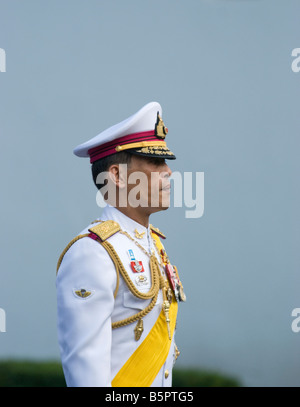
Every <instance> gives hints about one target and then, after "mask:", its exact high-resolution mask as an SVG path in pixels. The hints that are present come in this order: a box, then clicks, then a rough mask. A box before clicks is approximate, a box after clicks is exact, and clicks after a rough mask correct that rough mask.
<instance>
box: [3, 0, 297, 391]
mask: <svg viewBox="0 0 300 407" xmlns="http://www.w3.org/2000/svg"><path fill="white" fill-rule="evenodd" d="M299 13H300V4H299V2H298V1H296V0H289V1H280V0H248V1H246V0H240V1H233V0H206V1H205V0H186V1H178V0H177V1H176V0H172V1H171V0H160V1H158V0H152V1H143V2H141V1H137V0H126V1H121V0H114V1H105V0H103V1H101V0H97V1H96V0H89V1H83V0H64V1H58V0H52V1H41V0H39V1H37V0H27V1H21V0H0V48H3V49H5V51H6V57H7V65H6V72H5V73H0V106H1V109H0V132H1V133H0V134H1V149H0V154H1V161H0V162H1V164H0V165H1V236H0V238H1V242H0V247H1V268H0V273H1V279H0V287H1V294H0V307H1V308H3V309H4V310H5V312H6V318H7V321H6V329H7V332H6V333H3V332H2V333H0V357H1V358H9V357H13V358H33V359H47V358H54V359H58V358H59V352H58V345H57V338H56V297H55V295H56V293H55V270H56V262H57V259H58V257H59V255H60V253H61V251H62V250H63V248H64V247H65V245H66V244H67V243H68V242H69V241H70V240H71V239H72V238H73V237H74V236H75V235H76V234H77V233H78V232H80V231H81V230H82V229H83V228H84V227H85V225H86V224H88V223H89V222H90V221H91V220H94V219H95V218H97V217H99V215H100V213H101V211H100V209H99V208H98V207H97V205H96V189H95V187H94V186H93V184H92V180H91V176H90V168H89V162H88V160H85V159H79V158H77V157H75V156H73V154H72V150H73V148H74V147H75V146H76V145H77V144H80V143H82V142H84V141H86V140H88V139H89V138H91V137H94V136H95V135H96V134H98V133H99V132H100V131H102V130H104V129H105V128H106V127H108V126H110V125H113V124H115V123H116V122H118V121H120V120H123V119H125V118H126V117H128V116H129V115H131V114H133V113H134V112H136V111H137V110H138V109H139V108H140V107H142V106H143V105H144V104H145V103H148V102H150V101H153V100H155V101H158V102H160V103H161V105H162V108H163V119H164V122H165V124H166V125H167V126H168V128H169V134H168V145H169V147H170V148H171V149H172V151H174V152H175V153H176V154H177V156H178V159H177V160H176V161H175V162H173V163H171V168H172V169H173V170H174V171H180V172H182V173H183V172H184V171H192V172H193V173H195V172H197V171H198V172H204V176H205V210H204V215H203V216H202V217H201V218H199V219H186V218H185V209H186V208H170V209H169V211H168V212H164V213H159V214H156V215H154V216H153V218H152V219H151V222H152V223H153V224H154V225H156V226H158V227H159V228H160V229H161V230H162V231H164V232H165V233H166V234H167V241H166V248H167V251H168V254H169V256H170V257H171V259H172V261H173V262H174V263H175V264H177V266H178V269H179V271H180V274H181V277H182V280H183V283H184V286H185V291H186V294H187V297H188V301H187V303H185V304H183V305H182V306H181V307H180V312H179V322H178V330H177V343H178V346H179V348H180V350H181V355H180V358H179V359H178V362H177V363H178V365H179V366H197V367H201V368H206V369H213V370H218V371H220V372H223V373H226V374H230V375H233V376H235V377H237V378H239V379H240V380H241V381H242V383H243V385H245V386H299V384H300V379H299V377H300V366H299V356H300V352H299V340H300V333H299V334H296V333H294V332H293V331H292V329H291V322H292V320H293V318H292V317H291V312H292V310H293V309H294V308H296V307H299V306H300V299H299V282H300V281H299V280H300V279H299V206H300V199H299V198H300V196H299V181H298V174H299V169H300V168H299V157H298V156H299V124H300V116H299V84H300V73H299V74H297V73H294V72H293V71H292V70H291V63H292V60H293V58H292V57H291V52H292V50H293V49H294V48H297V47H300V39H299V38H300V37H299V35H300V26H299Z"/></svg>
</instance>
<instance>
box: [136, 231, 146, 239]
mask: <svg viewBox="0 0 300 407" xmlns="http://www.w3.org/2000/svg"><path fill="white" fill-rule="evenodd" d="M134 233H135V237H136V238H137V239H142V238H143V236H144V234H145V232H141V233H139V232H138V230H137V229H134Z"/></svg>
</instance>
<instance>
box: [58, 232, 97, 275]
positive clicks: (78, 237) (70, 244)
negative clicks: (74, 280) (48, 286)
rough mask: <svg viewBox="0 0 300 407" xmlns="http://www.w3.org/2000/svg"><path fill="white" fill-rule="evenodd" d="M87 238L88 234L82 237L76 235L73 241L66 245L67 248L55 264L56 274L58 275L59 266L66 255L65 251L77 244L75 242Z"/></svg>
mask: <svg viewBox="0 0 300 407" xmlns="http://www.w3.org/2000/svg"><path fill="white" fill-rule="evenodd" d="M86 236H89V233H86V234H84V235H78V236H76V237H75V238H74V239H73V240H71V242H70V243H69V244H68V246H67V247H66V248H65V249H64V251H63V252H62V254H61V255H60V257H59V259H58V262H57V267H56V274H57V273H58V269H59V267H60V265H61V262H62V260H63V258H64V256H65V254H66V253H67V251H68V250H69V249H70V247H71V246H73V244H74V243H75V242H77V240H79V239H82V238H83V237H86Z"/></svg>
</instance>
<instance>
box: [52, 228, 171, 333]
mask: <svg viewBox="0 0 300 407" xmlns="http://www.w3.org/2000/svg"><path fill="white" fill-rule="evenodd" d="M87 236H89V233H86V234H83V235H78V236H76V237H75V238H74V239H73V240H71V242H70V243H69V244H68V245H67V246H66V248H65V249H64V251H63V252H62V254H61V255H60V258H59V260H58V263H57V269H56V274H57V272H58V270H59V267H60V265H61V262H62V260H63V258H64V256H65V254H66V252H67V251H68V250H69V249H70V247H71V246H72V245H73V244H74V243H75V242H77V240H79V239H82V238H83V237H87ZM132 240H133V239H132ZM97 242H98V243H100V244H101V245H102V246H103V247H104V248H105V249H106V251H107V253H108V254H109V256H110V258H111V259H112V261H113V263H114V265H115V269H116V273H117V284H116V289H115V291H114V298H116V295H117V292H118V288H119V282H120V273H121V275H122V277H123V279H124V281H125V283H126V285H127V287H128V289H129V290H130V292H131V293H132V294H133V295H134V296H135V297H137V298H139V299H141V300H149V299H151V302H150V303H149V304H148V305H147V307H145V308H144V309H143V310H141V311H139V312H138V313H136V314H134V315H132V316H130V317H128V318H125V319H123V320H121V321H117V322H113V323H112V329H115V328H119V327H121V326H125V325H128V324H131V323H133V322H135V321H137V320H139V319H142V318H143V317H145V316H146V315H147V314H148V313H149V312H150V311H151V310H152V309H153V308H154V306H155V304H156V301H157V297H158V293H159V290H160V289H162V288H164V287H165V280H164V278H163V276H162V275H161V272H160V266H159V263H158V260H157V258H156V256H155V255H154V254H152V255H151V256H150V255H149V254H148V253H146V254H147V255H148V256H149V257H150V271H151V281H152V285H151V287H150V289H149V291H148V292H146V293H143V292H141V291H139V290H138V289H137V288H136V287H135V285H134V284H133V282H132V280H131V278H130V277H129V275H128V273H127V271H126V270H125V267H124V265H123V263H122V262H121V260H120V258H119V256H118V254H117V252H116V251H115V249H114V247H113V246H112V245H111V244H110V243H109V242H107V241H101V240H100V239H97Z"/></svg>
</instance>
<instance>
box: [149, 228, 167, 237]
mask: <svg viewBox="0 0 300 407" xmlns="http://www.w3.org/2000/svg"><path fill="white" fill-rule="evenodd" d="M150 229H151V230H152V231H153V232H154V233H156V234H157V235H159V236H160V237H162V238H163V239H166V236H165V235H164V234H163V233H162V232H161V231H160V230H159V229H158V228H155V227H154V226H153V225H150Z"/></svg>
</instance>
